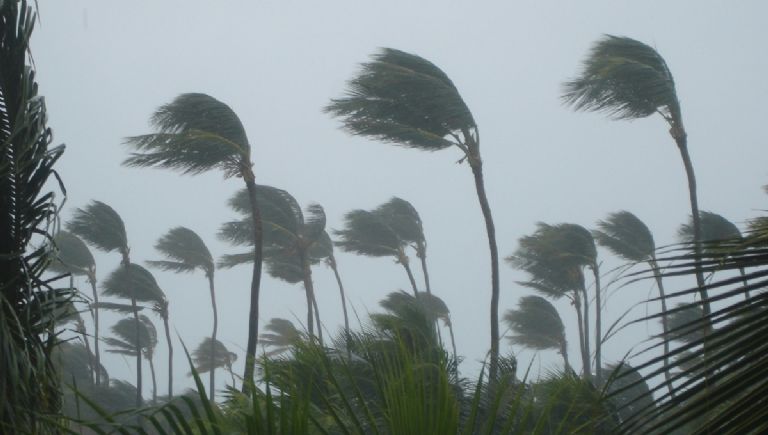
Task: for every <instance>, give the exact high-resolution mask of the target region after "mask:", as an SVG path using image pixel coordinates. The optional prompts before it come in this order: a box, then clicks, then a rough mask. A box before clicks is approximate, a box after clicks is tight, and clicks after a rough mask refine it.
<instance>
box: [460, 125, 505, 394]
mask: <svg viewBox="0 0 768 435" xmlns="http://www.w3.org/2000/svg"><path fill="white" fill-rule="evenodd" d="M463 134H464V137H465V139H466V140H468V141H470V143H469V147H468V148H469V150H470V151H469V153H468V154H467V158H468V159H469V165H470V167H471V168H472V175H474V178H475V189H476V190H477V200H478V201H479V202H480V209H481V210H482V212H483V218H484V219H485V230H486V233H487V235H488V248H489V250H490V253H491V362H490V368H489V370H488V373H489V379H491V382H493V381H494V380H495V379H496V372H497V370H498V359H499V249H498V247H497V246H496V227H495V226H494V225H493V217H492V216H491V206H490V205H489V204H488V197H487V195H486V194H485V182H484V181H483V162H482V160H481V159H480V150H479V144H478V143H476V142H475V140H473V139H472V137H471V136H470V135H469V132H468V131H464V132H463Z"/></svg>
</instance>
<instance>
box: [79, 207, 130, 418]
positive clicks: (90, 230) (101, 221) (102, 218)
mask: <svg viewBox="0 0 768 435" xmlns="http://www.w3.org/2000/svg"><path fill="white" fill-rule="evenodd" d="M67 229H68V230H69V231H70V232H72V233H74V234H76V235H77V236H79V237H80V238H81V239H83V240H85V241H86V242H88V243H89V244H91V245H92V246H94V247H96V248H97V249H99V250H101V251H104V252H117V253H119V254H120V258H121V261H120V264H121V267H122V268H128V266H130V265H131V257H130V251H131V250H130V248H129V247H128V236H127V233H126V231H125V224H124V223H123V219H122V218H121V217H120V215H119V214H117V212H116V211H115V210H114V209H113V208H112V207H110V206H108V205H107V204H105V203H103V202H101V201H91V202H90V203H89V204H88V205H86V206H85V207H84V208H78V209H77V210H75V212H74V214H73V216H72V219H71V220H70V221H69V222H68V223H67ZM137 294H138V293H137ZM124 295H125V296H123V297H128V298H130V299H131V306H132V307H133V316H134V320H136V322H135V323H134V324H135V325H137V326H136V336H137V337H138V335H139V334H140V331H139V326H138V324H139V320H138V318H139V310H138V308H137V304H136V301H137V299H136V297H135V296H134V291H133V290H130V289H126V290H125V293H124ZM141 378H142V376H141V355H140V354H139V353H138V352H137V354H136V379H137V384H136V406H137V407H139V406H141V402H142V397H141V392H142V385H141Z"/></svg>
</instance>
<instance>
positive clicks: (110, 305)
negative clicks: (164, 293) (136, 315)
mask: <svg viewBox="0 0 768 435" xmlns="http://www.w3.org/2000/svg"><path fill="white" fill-rule="evenodd" d="M91 306H92V307H93V308H99V309H103V310H110V311H115V312H118V313H124V314H130V313H132V312H133V305H131V304H119V303H115V302H101V301H99V303H94V304H91ZM143 309H144V307H143V306H141V305H137V306H136V310H137V311H141V310H143Z"/></svg>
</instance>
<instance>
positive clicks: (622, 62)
mask: <svg viewBox="0 0 768 435" xmlns="http://www.w3.org/2000/svg"><path fill="white" fill-rule="evenodd" d="M563 101H565V103H566V104H568V105H570V106H572V107H573V108H574V109H575V110H586V111H598V112H606V113H608V115H609V116H611V117H612V118H615V119H638V118H646V117H648V116H651V115H654V114H659V115H660V116H661V117H662V118H664V120H665V121H666V122H667V124H669V134H670V135H671V136H672V138H673V139H674V140H675V144H676V145H677V149H678V150H679V151H680V156H681V157H682V160H683V165H684V166H685V173H686V176H687V177H688V195H689V197H690V202H691V214H692V215H693V234H694V237H693V240H694V243H693V248H694V254H695V256H696V257H700V256H701V246H700V243H701V240H702V239H701V236H702V230H701V221H700V219H699V203H698V198H697V193H696V175H695V174H694V171H693V163H691V157H690V155H689V153H688V135H687V133H686V131H685V128H684V126H683V116H682V112H681V110H680V101H679V100H678V98H677V91H676V90H675V80H674V79H673V78H672V73H671V72H670V70H669V67H668V66H667V63H666V62H665V61H664V59H663V58H662V57H661V56H660V55H659V53H658V52H656V50H654V49H653V48H652V47H650V46H648V45H646V44H643V43H642V42H640V41H636V40H634V39H631V38H627V37H619V36H611V35H606V36H605V37H603V39H601V40H599V41H598V42H597V43H596V44H595V45H594V46H593V47H592V51H591V52H590V54H589V56H588V57H587V59H586V60H585V61H584V69H583V71H582V73H581V75H579V77H577V78H576V79H574V80H572V81H569V82H567V83H565V90H564V93H563ZM696 284H697V285H698V286H699V288H701V292H700V293H701V297H702V301H704V302H703V303H704V311H705V312H706V313H707V314H709V312H710V308H709V300H708V298H707V294H706V293H707V291H706V289H705V288H704V274H703V273H702V270H701V266H698V267H696Z"/></svg>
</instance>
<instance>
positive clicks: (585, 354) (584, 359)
mask: <svg viewBox="0 0 768 435" xmlns="http://www.w3.org/2000/svg"><path fill="white" fill-rule="evenodd" d="M573 307H574V309H575V310H576V323H577V325H578V327H579V348H580V350H581V365H582V370H583V372H584V378H585V379H590V378H592V373H591V366H590V364H589V351H588V350H587V348H586V346H585V343H584V341H585V340H584V339H585V338H586V336H587V335H586V334H585V332H584V315H583V313H582V311H581V297H580V296H579V292H578V291H574V292H573Z"/></svg>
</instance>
